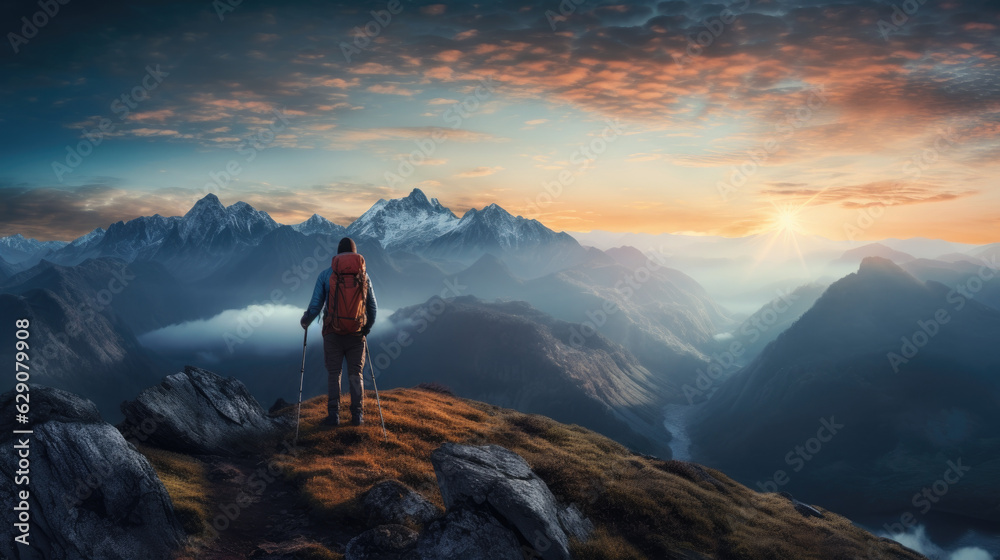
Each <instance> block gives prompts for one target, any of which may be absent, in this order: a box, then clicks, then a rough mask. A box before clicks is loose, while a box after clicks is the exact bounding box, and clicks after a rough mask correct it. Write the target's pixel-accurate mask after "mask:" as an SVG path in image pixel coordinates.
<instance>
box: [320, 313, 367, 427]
mask: <svg viewBox="0 0 1000 560" xmlns="http://www.w3.org/2000/svg"><path fill="white" fill-rule="evenodd" d="M323 354H324V355H325V357H326V373H327V382H328V383H329V388H328V393H329V395H328V396H329V402H327V405H326V410H327V413H328V414H329V415H331V416H333V415H336V414H339V413H340V372H341V369H342V367H343V365H344V359H345V358H346V359H347V381H348V384H349V385H350V386H351V414H352V415H353V416H361V412H362V405H363V404H364V400H365V384H364V380H363V379H362V378H361V374H362V372H363V371H364V367H365V337H363V336H360V335H344V334H337V333H327V334H324V335H323Z"/></svg>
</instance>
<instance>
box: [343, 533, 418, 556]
mask: <svg viewBox="0 0 1000 560" xmlns="http://www.w3.org/2000/svg"><path fill="white" fill-rule="evenodd" d="M416 542H417V533H416V531H414V530H413V529H408V528H406V527H404V526H402V525H382V526H380V527H376V528H374V529H369V530H368V531H365V532H364V533H361V534H360V535H358V536H356V537H354V538H353V539H351V542H349V543H347V548H346V550H344V559H345V560H410V559H412V558H413V547H414V545H415V544H416Z"/></svg>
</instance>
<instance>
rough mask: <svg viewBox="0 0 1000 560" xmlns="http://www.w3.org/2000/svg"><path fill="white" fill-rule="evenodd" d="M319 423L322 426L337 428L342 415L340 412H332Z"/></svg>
mask: <svg viewBox="0 0 1000 560" xmlns="http://www.w3.org/2000/svg"><path fill="white" fill-rule="evenodd" d="M319 425H320V426H326V427H328V428H336V427H337V426H339V425H340V415H339V414H331V415H329V416H327V417H326V418H324V419H323V420H321V421H320V423H319Z"/></svg>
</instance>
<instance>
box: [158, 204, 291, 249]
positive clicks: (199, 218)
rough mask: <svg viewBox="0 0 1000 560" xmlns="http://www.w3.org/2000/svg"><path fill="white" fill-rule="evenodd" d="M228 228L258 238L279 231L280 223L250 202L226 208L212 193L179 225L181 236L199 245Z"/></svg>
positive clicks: (189, 211)
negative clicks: (199, 242) (274, 230)
mask: <svg viewBox="0 0 1000 560" xmlns="http://www.w3.org/2000/svg"><path fill="white" fill-rule="evenodd" d="M227 227H228V228H231V229H232V230H234V232H236V233H239V234H242V235H245V236H249V237H250V238H254V239H257V238H260V237H262V236H263V235H264V234H266V233H267V232H269V231H271V230H273V229H276V228H277V227H278V223H277V222H275V221H274V220H273V219H272V218H271V216H269V215H268V213H267V212H264V211H261V210H257V209H255V208H254V207H253V206H251V205H249V204H247V203H246V202H243V201H239V202H236V203H234V204H232V205H230V206H228V207H226V206H223V204H222V201H220V200H219V197H217V196H215V195H214V194H212V193H209V194H207V195H205V197H204V198H202V199H201V200H199V201H198V202H196V203H195V204H194V206H192V207H191V209H190V210H188V212H187V214H184V217H183V218H181V221H180V223H179V224H178V226H177V233H178V234H179V235H180V237H181V239H183V240H185V241H195V242H197V241H198V240H203V239H207V238H210V237H211V236H212V235H214V234H216V233H218V232H220V231H222V230H223V229H226V228H227Z"/></svg>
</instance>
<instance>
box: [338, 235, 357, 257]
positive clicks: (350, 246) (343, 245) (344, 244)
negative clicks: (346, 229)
mask: <svg viewBox="0 0 1000 560" xmlns="http://www.w3.org/2000/svg"><path fill="white" fill-rule="evenodd" d="M357 252H358V246H357V245H355V244H354V240H353V239H351V238H350V237H345V238H343V239H341V240H340V245H337V254H340V253H357Z"/></svg>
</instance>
